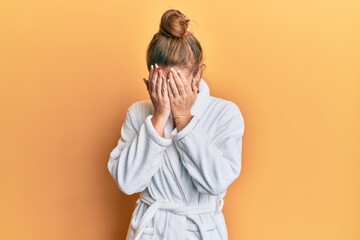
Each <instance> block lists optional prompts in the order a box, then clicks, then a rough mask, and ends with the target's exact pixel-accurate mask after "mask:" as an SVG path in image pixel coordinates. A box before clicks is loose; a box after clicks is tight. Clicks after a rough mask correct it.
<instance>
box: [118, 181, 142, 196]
mask: <svg viewBox="0 0 360 240" xmlns="http://www.w3.org/2000/svg"><path fill="white" fill-rule="evenodd" d="M118 185H119V188H120V190H121V191H122V192H123V193H124V194H126V195H133V194H135V193H137V192H139V191H137V190H136V189H135V188H133V187H131V186H129V184H124V183H121V182H119V183H118Z"/></svg>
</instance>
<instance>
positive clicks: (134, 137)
mask: <svg viewBox="0 0 360 240" xmlns="http://www.w3.org/2000/svg"><path fill="white" fill-rule="evenodd" d="M133 114H134V113H133V111H132V108H129V110H128V112H127V115H126V119H125V122H124V124H123V125H122V127H121V138H120V139H119V141H118V144H117V146H116V147H115V148H114V149H113V150H112V151H111V153H110V158H109V161H108V170H109V172H110V174H111V176H112V177H113V179H114V180H115V181H116V183H117V184H118V186H119V187H120V189H121V190H122V192H124V193H125V194H127V195H131V194H134V193H136V192H140V191H142V190H144V189H145V188H146V187H147V185H148V184H149V182H150V180H151V178H152V176H153V175H154V174H155V173H156V172H157V171H158V169H159V167H160V166H161V164H162V162H163V158H162V154H163V151H164V150H165V149H166V147H167V146H169V145H170V144H171V143H172V139H170V138H163V137H161V136H160V135H159V134H158V133H157V131H156V130H155V128H154V126H153V124H152V120H151V119H152V117H153V115H149V116H147V117H146V119H145V122H144V123H142V124H141V126H140V128H139V129H138V130H137V129H135V127H134V124H133V119H135V116H133Z"/></svg>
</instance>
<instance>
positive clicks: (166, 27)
mask: <svg viewBox="0 0 360 240" xmlns="http://www.w3.org/2000/svg"><path fill="white" fill-rule="evenodd" d="M189 21H190V20H189V19H188V18H187V17H186V16H185V15H184V14H182V13H181V12H180V11H179V10H176V9H169V10H167V11H166V12H165V13H164V14H163V15H162V17H161V22H160V30H159V32H160V33H161V34H162V35H164V36H166V37H172V38H174V37H176V38H181V37H183V36H184V34H185V33H186V31H187V28H188V24H189Z"/></svg>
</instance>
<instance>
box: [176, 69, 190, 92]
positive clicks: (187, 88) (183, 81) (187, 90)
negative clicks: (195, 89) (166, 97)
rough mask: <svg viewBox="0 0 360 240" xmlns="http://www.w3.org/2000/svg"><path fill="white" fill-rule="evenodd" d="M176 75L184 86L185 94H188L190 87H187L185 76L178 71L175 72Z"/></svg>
mask: <svg viewBox="0 0 360 240" xmlns="http://www.w3.org/2000/svg"><path fill="white" fill-rule="evenodd" d="M177 74H178V75H179V77H180V79H181V81H182V83H183V84H184V90H185V92H186V93H189V92H190V86H189V83H188V80H187V79H186V77H185V75H184V74H183V73H182V71H180V70H177Z"/></svg>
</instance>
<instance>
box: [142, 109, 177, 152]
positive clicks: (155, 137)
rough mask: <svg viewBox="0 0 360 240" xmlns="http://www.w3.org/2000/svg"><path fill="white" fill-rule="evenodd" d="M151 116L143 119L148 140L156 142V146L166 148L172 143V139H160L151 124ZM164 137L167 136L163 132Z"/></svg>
mask: <svg viewBox="0 0 360 240" xmlns="http://www.w3.org/2000/svg"><path fill="white" fill-rule="evenodd" d="M152 116H153V115H149V116H147V117H146V119H145V127H146V130H147V132H148V134H149V136H150V138H151V139H152V140H153V141H154V142H156V143H157V144H159V145H161V146H163V147H167V146H169V145H170V144H171V143H172V139H171V138H163V137H161V136H160V135H159V134H158V132H157V131H156V130H155V128H154V126H153V124H152V122H151V118H152ZM164 135H165V136H169V134H168V133H166V132H165V134H164Z"/></svg>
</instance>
